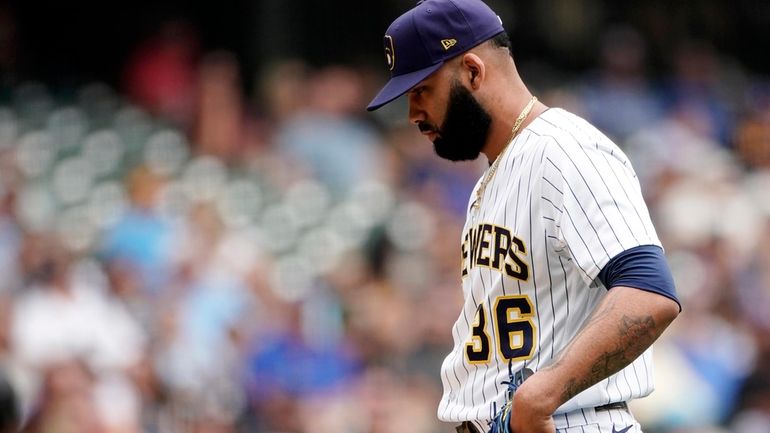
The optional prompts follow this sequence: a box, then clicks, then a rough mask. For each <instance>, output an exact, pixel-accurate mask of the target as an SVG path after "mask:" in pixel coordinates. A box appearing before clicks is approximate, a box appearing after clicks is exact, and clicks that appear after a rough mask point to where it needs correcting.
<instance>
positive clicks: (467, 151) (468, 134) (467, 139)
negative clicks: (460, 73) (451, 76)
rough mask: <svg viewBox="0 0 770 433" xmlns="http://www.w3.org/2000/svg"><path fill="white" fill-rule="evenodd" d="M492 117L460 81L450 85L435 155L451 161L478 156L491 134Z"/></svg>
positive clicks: (434, 142) (435, 145) (468, 159)
mask: <svg viewBox="0 0 770 433" xmlns="http://www.w3.org/2000/svg"><path fill="white" fill-rule="evenodd" d="M491 124H492V116H490V115H489V113H488V112H487V110H485V109H484V107H482V106H481V104H480V103H479V101H478V100H476V98H475V97H474V96H473V94H471V92H470V90H468V89H467V88H466V87H465V86H463V85H462V84H460V82H459V81H457V80H454V81H452V84H451V86H450V88H449V105H448V107H447V112H446V117H445V118H444V122H443V123H442V124H441V129H440V130H439V131H437V132H438V134H439V135H438V137H437V138H436V139H435V140H434V141H433V148H434V150H435V151H436V154H437V155H438V156H440V157H442V158H445V159H448V160H450V161H471V160H474V159H476V158H478V157H479V154H480V153H481V150H482V149H483V148H484V144H486V142H487V137H488V136H489V127H490V125H491Z"/></svg>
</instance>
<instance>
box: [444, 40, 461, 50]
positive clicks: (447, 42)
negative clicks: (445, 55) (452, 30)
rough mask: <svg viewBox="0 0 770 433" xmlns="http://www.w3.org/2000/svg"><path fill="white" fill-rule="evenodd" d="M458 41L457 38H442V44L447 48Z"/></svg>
mask: <svg viewBox="0 0 770 433" xmlns="http://www.w3.org/2000/svg"><path fill="white" fill-rule="evenodd" d="M456 43H457V39H442V40H441V46H442V47H444V49H445V50H448V49H450V48H452V47H454V46H455V44H456Z"/></svg>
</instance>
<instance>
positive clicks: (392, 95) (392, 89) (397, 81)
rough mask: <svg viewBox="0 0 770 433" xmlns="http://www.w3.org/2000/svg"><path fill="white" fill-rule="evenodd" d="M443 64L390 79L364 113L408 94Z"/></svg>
mask: <svg viewBox="0 0 770 433" xmlns="http://www.w3.org/2000/svg"><path fill="white" fill-rule="evenodd" d="M443 64H444V62H439V63H437V64H435V65H431V66H428V67H427V68H424V69H420V70H417V71H414V72H409V73H408V74H402V75H398V76H395V77H392V78H391V79H390V80H389V81H388V82H387V83H385V86H384V87H383V88H382V90H380V93H378V94H377V96H375V97H374V99H372V102H370V103H369V106H368V107H366V111H374V110H376V109H378V108H380V107H382V106H383V105H385V104H387V103H388V102H391V101H392V100H394V99H396V98H398V97H399V96H401V95H403V94H404V93H406V92H408V91H409V89H411V88H412V87H414V86H416V85H417V84H418V83H419V82H420V81H422V80H424V79H426V78H428V75H430V74H432V73H434V72H436V71H437V70H438V69H439V68H440V67H441V65H443Z"/></svg>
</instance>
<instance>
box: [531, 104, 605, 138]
mask: <svg viewBox="0 0 770 433" xmlns="http://www.w3.org/2000/svg"><path fill="white" fill-rule="evenodd" d="M530 128H531V130H532V132H533V133H535V134H539V135H542V136H546V137H551V138H554V139H557V140H566V141H578V142H580V141H584V140H587V139H592V138H594V137H595V136H596V135H597V134H601V132H600V131H599V130H598V129H596V127H594V126H593V125H592V124H591V123H589V122H588V121H587V120H585V119H584V118H582V117H580V116H579V115H577V114H575V113H572V112H570V111H567V110H565V109H563V108H555V107H554V108H549V109H547V110H545V111H544V112H542V113H541V114H540V116H538V117H537V119H535V121H534V122H532V124H531V125H530Z"/></svg>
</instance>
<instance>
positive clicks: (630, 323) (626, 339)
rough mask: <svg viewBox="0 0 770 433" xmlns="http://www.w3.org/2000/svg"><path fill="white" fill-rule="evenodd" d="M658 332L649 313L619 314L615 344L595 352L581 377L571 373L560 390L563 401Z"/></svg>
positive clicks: (617, 366)
mask: <svg viewBox="0 0 770 433" xmlns="http://www.w3.org/2000/svg"><path fill="white" fill-rule="evenodd" d="M597 316H599V314H597V315H595V316H594V318H596V317H597ZM591 322H593V321H591ZM591 322H589V325H590V323H591ZM659 333H660V331H659V330H657V329H656V326H655V321H654V320H653V318H652V316H646V317H629V316H623V319H622V320H621V323H620V325H619V326H618V328H617V335H618V337H619V338H618V340H617V343H616V345H615V347H614V348H613V349H612V350H609V351H606V352H604V353H602V354H601V355H599V357H598V358H597V359H596V362H595V363H594V366H593V367H592V368H591V371H590V372H589V374H588V376H586V377H585V378H582V379H579V378H574V377H573V378H571V379H569V380H568V381H567V382H566V383H565V385H564V390H563V392H562V398H563V399H564V401H567V400H569V399H570V398H572V397H574V396H575V395H577V394H578V393H579V392H581V391H583V390H584V389H586V388H588V387H589V386H591V385H593V384H595V383H597V382H599V381H600V380H602V379H604V378H606V377H608V376H610V375H612V374H614V373H617V372H618V371H620V370H621V369H622V368H623V367H625V366H627V365H628V364H630V363H631V362H632V361H633V360H634V359H636V358H637V357H638V356H639V355H641V354H642V352H644V350H645V349H646V348H647V347H649V346H650V345H651V344H652V342H653V341H655V339H656V338H657V337H658V335H659ZM559 361H561V359H560V360H559ZM557 363H558V362H557Z"/></svg>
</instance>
